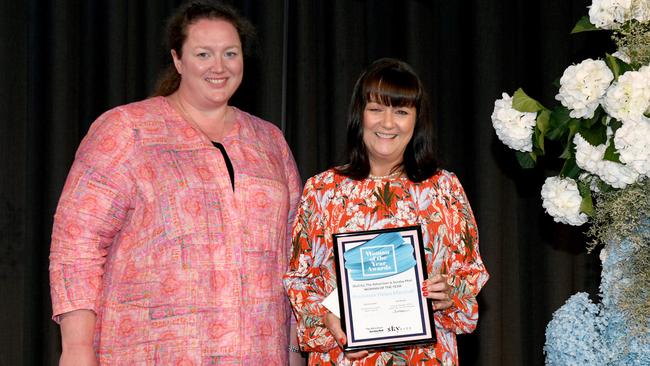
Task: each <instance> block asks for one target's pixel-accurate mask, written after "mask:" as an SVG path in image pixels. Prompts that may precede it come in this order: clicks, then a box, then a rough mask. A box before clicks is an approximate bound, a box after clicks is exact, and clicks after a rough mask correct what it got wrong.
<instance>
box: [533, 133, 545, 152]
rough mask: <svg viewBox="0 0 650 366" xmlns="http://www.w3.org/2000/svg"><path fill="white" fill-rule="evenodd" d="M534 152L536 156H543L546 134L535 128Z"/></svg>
mask: <svg viewBox="0 0 650 366" xmlns="http://www.w3.org/2000/svg"><path fill="white" fill-rule="evenodd" d="M533 151H534V152H535V154H536V155H538V156H542V155H544V154H545V152H544V133H543V132H542V131H540V130H539V128H537V126H536V127H535V130H534V132H533Z"/></svg>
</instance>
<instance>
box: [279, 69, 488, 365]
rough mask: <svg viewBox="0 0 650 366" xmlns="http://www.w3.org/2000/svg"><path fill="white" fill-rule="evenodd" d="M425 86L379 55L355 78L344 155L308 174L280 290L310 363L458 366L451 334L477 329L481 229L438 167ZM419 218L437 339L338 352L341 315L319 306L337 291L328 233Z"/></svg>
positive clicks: (454, 181) (483, 277)
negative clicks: (338, 163)
mask: <svg viewBox="0 0 650 366" xmlns="http://www.w3.org/2000/svg"><path fill="white" fill-rule="evenodd" d="M432 128H433V126H432V122H431V120H430V117H429V113H428V108H427V103H426V97H425V93H424V90H423V87H422V83H421V81H420V79H419V78H418V76H417V75H416V74H415V73H414V72H413V70H412V69H411V67H410V66H409V65H407V64H405V63H404V62H401V61H397V60H392V59H381V60H378V61H375V62H374V63H373V64H372V65H370V67H369V68H368V69H367V70H366V71H365V72H364V73H363V74H362V75H361V77H360V78H359V80H358V81H357V84H356V86H355V88H354V92H353V95H352V103H351V107H350V117H349V120H348V155H347V158H348V161H347V163H346V164H345V165H343V166H340V167H337V168H334V169H330V170H328V171H325V172H323V173H321V174H318V175H316V176H314V177H312V178H310V179H309V180H308V181H307V183H306V184H305V190H304V192H303V196H302V201H301V204H300V207H299V209H298V214H297V218H296V222H295V224H294V228H293V257H292V259H291V263H290V269H289V271H288V272H287V274H286V275H285V279H284V283H285V288H286V289H287V292H288V294H289V298H290V299H291V303H292V305H293V309H294V312H295V314H296V317H297V320H298V338H299V342H300V346H301V348H302V349H303V350H304V351H307V352H309V364H310V365H368V366H370V365H445V366H450V365H457V364H458V352H457V349H456V334H459V333H469V332H471V331H473V330H474V328H475V327H476V322H477V320H478V305H477V302H476V295H477V294H478V292H479V291H480V290H481V288H482V287H483V285H484V284H485V282H486V281H487V280H488V277H489V276H488V273H487V271H486V269H485V266H484V265H483V262H482V260H481V256H480V254H479V249H478V231H477V227H476V222H475V221H474V216H473V214H472V210H471V208H470V205H469V202H468V201H467V197H466V195H465V193H464V191H463V188H462V186H461V184H460V182H459V181H458V178H457V177H456V176H455V175H454V174H452V173H450V172H447V171H445V170H442V169H439V168H438V166H437V164H436V159H435V154H434V146H433V137H434V136H433V131H432ZM412 225H419V226H420V227H421V228H422V233H423V235H422V236H423V245H424V247H425V250H424V251H425V257H426V263H427V273H428V277H429V278H428V279H427V280H425V281H424V284H423V286H422V295H423V296H424V297H426V298H428V299H431V300H432V306H433V310H434V320H435V330H436V338H437V342H436V343H435V344H428V345H420V346H409V347H403V348H395V349H385V348H384V349H375V350H371V351H356V352H350V353H344V352H343V350H342V347H343V346H344V345H345V344H346V341H347V340H346V335H345V333H344V332H343V331H342V329H341V323H340V320H339V318H338V317H336V316H335V315H333V314H332V313H331V312H329V310H328V309H327V308H326V307H325V306H324V305H323V304H322V302H323V299H324V298H325V297H326V296H327V295H328V294H330V293H331V292H332V291H335V289H336V272H335V270H334V259H333V255H332V245H333V244H332V234H336V233H349V232H357V231H366V230H375V229H387V228H399V227H406V226H412Z"/></svg>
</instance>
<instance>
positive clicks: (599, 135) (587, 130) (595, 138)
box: [578, 123, 607, 146]
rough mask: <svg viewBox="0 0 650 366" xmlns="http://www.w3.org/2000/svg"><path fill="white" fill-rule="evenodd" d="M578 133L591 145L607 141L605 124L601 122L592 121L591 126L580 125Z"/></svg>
mask: <svg viewBox="0 0 650 366" xmlns="http://www.w3.org/2000/svg"><path fill="white" fill-rule="evenodd" d="M578 133H579V134H580V135H581V136H582V137H583V138H584V139H585V140H587V142H589V143H590V144H591V145H593V146H598V145H602V144H604V143H605V142H607V126H605V125H604V124H602V123H594V124H592V125H591V126H589V125H588V124H587V125H586V126H580V128H578Z"/></svg>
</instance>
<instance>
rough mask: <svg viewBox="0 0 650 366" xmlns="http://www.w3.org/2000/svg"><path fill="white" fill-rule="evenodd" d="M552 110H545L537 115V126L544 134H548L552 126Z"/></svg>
mask: <svg viewBox="0 0 650 366" xmlns="http://www.w3.org/2000/svg"><path fill="white" fill-rule="evenodd" d="M550 120H551V112H550V111H549V110H548V109H545V110H543V111H542V112H540V113H539V114H538V115H537V128H539V130H540V132H541V133H542V134H546V132H547V131H548V129H549V128H550V127H551V123H550Z"/></svg>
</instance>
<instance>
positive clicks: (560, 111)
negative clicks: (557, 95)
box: [545, 106, 575, 141]
mask: <svg viewBox="0 0 650 366" xmlns="http://www.w3.org/2000/svg"><path fill="white" fill-rule="evenodd" d="M572 120H573V121H575V120H574V119H573V118H571V116H569V110H568V109H566V108H565V107H563V106H558V107H556V108H555V109H553V112H551V114H550V117H549V121H548V131H546V133H545V136H546V138H548V139H549V140H554V141H555V140H559V139H561V138H562V136H564V134H565V133H566V132H567V131H568V126H569V122H571V121H572Z"/></svg>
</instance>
